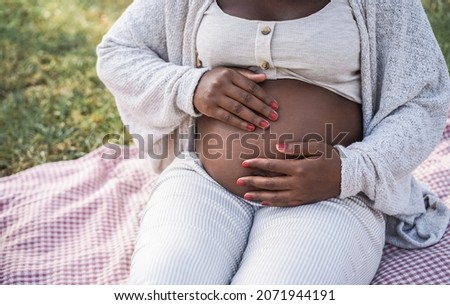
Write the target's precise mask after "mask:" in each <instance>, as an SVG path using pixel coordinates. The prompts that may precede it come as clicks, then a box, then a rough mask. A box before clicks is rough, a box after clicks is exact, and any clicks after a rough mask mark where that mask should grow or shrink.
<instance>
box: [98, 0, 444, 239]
mask: <svg viewBox="0 0 450 305" xmlns="http://www.w3.org/2000/svg"><path fill="white" fill-rule="evenodd" d="M211 2H212V0H204V1H200V0H166V1H163V0H135V1H134V2H133V3H132V4H131V5H130V6H129V7H128V9H127V10H126V11H125V12H124V13H123V15H122V16H121V17H120V18H119V19H118V20H117V21H116V23H115V24H114V25H113V26H112V28H111V29H110V30H109V31H108V33H107V34H106V35H105V36H104V38H103V40H102V42H101V43H100V45H99V46H98V48H97V54H98V63H97V71H98V75H99V77H100V78H101V80H102V81H103V82H104V83H105V84H106V86H107V87H108V89H109V90H110V91H111V92H112V94H113V95H114V97H115V99H116V102H117V106H118V109H119V113H120V115H121V118H122V120H123V122H124V124H125V125H126V126H127V127H128V129H129V131H130V132H131V133H132V134H134V137H135V138H136V139H138V140H137V141H136V142H137V143H138V144H139V148H140V149H141V150H142V151H145V152H147V154H148V155H150V158H149V159H151V161H150V162H151V163H152V164H153V167H152V169H153V170H155V171H158V172H159V171H161V170H163V169H164V168H165V166H167V165H168V164H169V163H170V162H171V160H173V157H174V154H176V152H177V151H178V149H181V150H189V149H190V148H191V146H190V145H191V144H190V143H192V141H191V140H192V135H193V133H192V128H191V127H192V126H193V124H194V120H195V118H196V117H197V115H198V114H197V113H196V112H195V111H194V109H193V104H192V99H193V94H194V91H195V88H196V85H197V83H198V81H199V79H200V77H201V76H202V75H203V74H204V73H205V72H206V71H208V69H207V68H196V65H195V63H196V50H195V43H194V42H195V35H196V32H197V31H196V30H197V27H198V25H199V22H200V20H201V17H202V14H203V12H204V11H205V10H206V9H207V8H208V6H209V5H210V3H211ZM349 3H350V5H351V7H352V10H353V14H354V17H355V20H356V22H357V25H358V28H359V30H360V37H361V78H362V100H363V101H362V110H363V124H364V126H363V128H364V139H363V140H362V141H361V142H356V143H353V144H352V145H350V146H348V147H342V146H337V148H338V149H339V151H340V154H341V161H342V168H341V172H342V174H341V175H342V177H341V178H342V179H341V193H340V196H339V197H341V198H344V197H348V196H353V195H357V194H360V195H365V196H367V197H368V198H370V199H371V200H372V202H373V207H374V208H375V209H379V210H381V211H382V212H383V213H384V214H385V215H386V219H387V222H386V223H387V227H386V241H387V242H389V243H391V244H394V245H396V246H400V247H404V248H422V247H426V246H430V245H432V244H435V243H436V242H438V241H439V239H440V238H441V237H442V235H443V234H444V232H445V229H446V227H447V224H448V222H449V218H450V213H449V211H448V209H447V208H446V206H445V204H444V203H443V202H442V201H441V200H440V199H439V198H437V196H435V195H434V194H432V193H431V192H430V191H429V190H427V188H426V187H425V186H424V185H422V184H421V183H419V182H418V181H416V180H415V178H413V177H412V175H411V172H412V171H413V170H414V168H416V167H417V166H418V165H419V164H420V163H421V162H422V161H423V160H424V159H425V158H426V157H427V156H428V155H429V154H430V153H431V151H432V150H433V148H434V147H435V145H436V144H437V143H438V142H439V140H440V137H441V135H442V130H443V127H444V123H445V120H446V117H447V112H448V106H449V101H450V80H449V74H448V68H447V66H446V64H445V61H444V58H443V55H442V52H441V50H440V48H439V46H438V44H437V41H436V38H435V36H434V34H433V31H432V29H431V26H430V24H429V22H428V19H427V16H426V14H425V12H424V9H423V7H422V4H421V2H420V0H359V1H358V0H349ZM324 22H326V20H324ZM330 47H332V46H330ZM174 132H175V133H176V134H177V135H178V137H177V138H176V139H175V140H173V137H169V134H172V135H173V134H174ZM169 138H171V140H168V139H169ZM174 142H175V144H177V145H174ZM174 150H175V151H174ZM166 157H167V158H166ZM149 170H150V166H149Z"/></svg>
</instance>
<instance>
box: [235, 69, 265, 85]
mask: <svg viewBox="0 0 450 305" xmlns="http://www.w3.org/2000/svg"><path fill="white" fill-rule="evenodd" d="M234 70H236V71H237V72H239V73H240V74H242V75H243V76H245V77H247V78H248V79H250V80H252V81H254V82H256V83H261V82H263V81H265V80H266V78H267V76H266V75H265V74H264V73H255V72H253V71H251V70H248V69H242V68H234Z"/></svg>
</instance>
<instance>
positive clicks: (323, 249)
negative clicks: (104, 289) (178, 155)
mask: <svg viewBox="0 0 450 305" xmlns="http://www.w3.org/2000/svg"><path fill="white" fill-rule="evenodd" d="M384 228H385V223H384V218H383V215H382V213H381V212H377V211H375V210H372V209H371V208H369V207H368V205H367V203H366V202H365V201H364V200H363V199H362V198H358V197H352V198H346V199H330V200H328V201H324V202H320V203H316V204H311V205H305V206H299V207H294V208H275V207H260V206H259V204H257V203H255V202H251V201H247V200H244V199H242V198H239V197H237V196H235V195H232V194H231V193H229V192H228V191H226V190H225V189H224V188H223V187H222V186H220V185H219V184H218V183H216V182H215V181H214V180H213V179H212V178H211V177H210V176H208V174H207V173H206V172H205V171H204V169H203V168H202V166H201V164H200V161H199V160H196V159H192V158H190V157H187V159H186V160H182V159H178V160H176V161H175V162H174V163H173V164H171V165H170V166H169V168H168V169H167V170H166V171H165V172H164V173H163V174H162V175H161V176H160V179H159V182H158V183H157V185H156V187H155V190H154V192H153V194H152V197H151V199H150V201H149V203H148V206H147V208H146V209H145V212H144V216H143V218H142V223H141V229H140V234H139V236H138V241H137V244H136V248H135V253H134V255H133V258H132V263H131V273H130V278H129V281H128V282H129V283H130V284H168V285H169V284H230V283H231V284H369V283H370V281H371V280H372V278H373V277H374V275H375V273H376V271H377V268H378V264H379V263H380V260H381V254H382V249H383V245H384Z"/></svg>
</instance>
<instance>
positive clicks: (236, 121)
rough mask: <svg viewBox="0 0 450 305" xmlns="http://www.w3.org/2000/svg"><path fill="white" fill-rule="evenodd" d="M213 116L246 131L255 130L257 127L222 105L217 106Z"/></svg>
mask: <svg viewBox="0 0 450 305" xmlns="http://www.w3.org/2000/svg"><path fill="white" fill-rule="evenodd" d="M211 117H213V118H215V119H217V120H219V121H222V122H224V123H225V124H227V125H231V126H234V127H237V128H239V129H242V130H245V131H255V129H256V126H255V125H254V124H252V123H249V122H247V121H244V120H242V119H241V118H239V117H237V116H235V115H234V114H232V113H231V112H229V111H227V110H225V109H223V108H220V107H217V108H216V110H215V112H214V114H213V115H211Z"/></svg>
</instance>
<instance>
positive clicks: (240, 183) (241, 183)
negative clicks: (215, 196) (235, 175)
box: [236, 179, 245, 186]
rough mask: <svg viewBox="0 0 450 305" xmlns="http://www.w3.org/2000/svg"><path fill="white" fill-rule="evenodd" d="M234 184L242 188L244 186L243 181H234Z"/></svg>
mask: <svg viewBox="0 0 450 305" xmlns="http://www.w3.org/2000/svg"><path fill="white" fill-rule="evenodd" d="M236 184H237V185H239V186H244V185H245V181H244V180H242V179H238V180H237V181H236Z"/></svg>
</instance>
